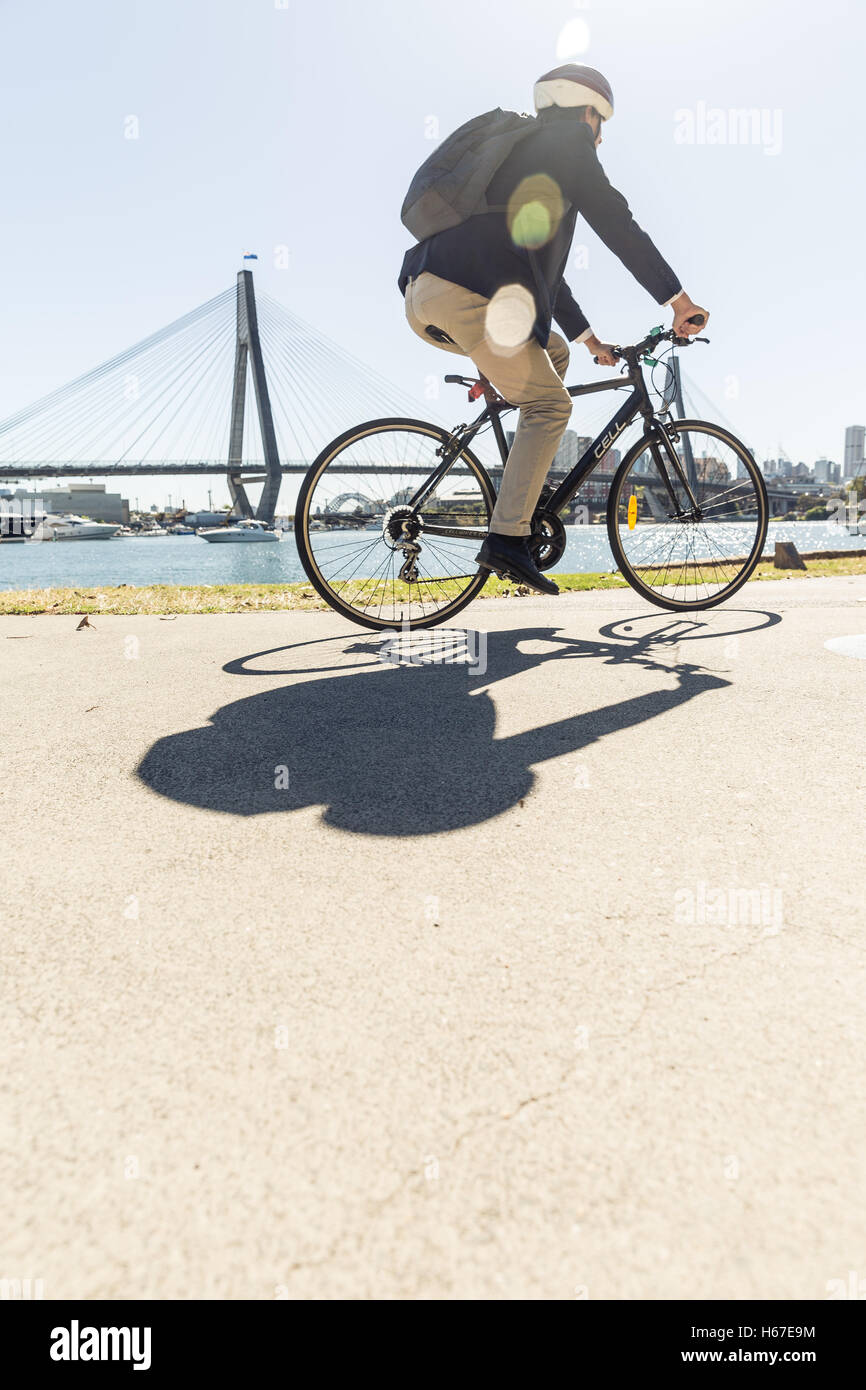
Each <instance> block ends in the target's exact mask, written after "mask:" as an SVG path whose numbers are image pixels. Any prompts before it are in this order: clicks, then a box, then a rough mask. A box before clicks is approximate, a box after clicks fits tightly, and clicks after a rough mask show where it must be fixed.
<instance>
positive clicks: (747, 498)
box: [607, 420, 769, 612]
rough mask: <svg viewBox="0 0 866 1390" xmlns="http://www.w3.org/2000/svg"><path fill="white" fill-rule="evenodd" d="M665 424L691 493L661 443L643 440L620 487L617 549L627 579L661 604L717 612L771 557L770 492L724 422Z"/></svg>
mask: <svg viewBox="0 0 866 1390" xmlns="http://www.w3.org/2000/svg"><path fill="white" fill-rule="evenodd" d="M664 428H665V431H666V433H667V435H668V437H669V439H670V441H671V444H672V446H673V449H674V451H675V453H676V457H677V459H678V460H679V464H680V469H681V471H682V475H683V477H684V478H685V479H686V481H687V482H688V484H689V488H688V489H687V488H686V486H685V483H684V482H683V480H682V478H681V477H680V476H679V475H678V473H677V470H676V468H675V467H674V464H673V461H672V460H671V458H670V456H669V455H668V453H667V451H666V450H665V448H664V444H663V442H662V441H661V440H660V439H659V438H658V437H656V436H644V438H643V439H640V440H638V442H637V443H636V444H635V445H634V447H633V448H632V449H631V450H630V451H629V453H628V454H627V455H626V457H625V458H624V459H623V461H622V463H621V464H620V467H619V469H618V470H617V473H616V475H615V477H614V480H613V484H612V486H611V491H610V499H609V501H608V510H607V529H608V536H609V538H610V545H611V549H612V551H613V553H614V556H615V557H616V562H617V565H618V566H619V568H620V570H621V572H622V574H623V577H624V578H625V579H627V580H628V582H629V584H630V585H631V586H632V588H633V589H635V590H636V591H637V593H639V594H642V595H643V597H644V598H647V599H649V600H650V602H651V603H655V604H658V606H659V607H660V608H670V609H673V610H675V611H678V612H679V611H684V610H688V609H697V608H713V607H715V605H716V604H717V603H723V602H724V601H725V599H727V598H730V597H731V595H732V594H735V593H736V591H737V590H738V589H739V588H741V586H742V585H743V584H745V582H746V580H747V579H748V578H749V575H750V574H751V573H752V571H753V570H754V568H755V566H756V565H757V563H758V561H759V560H760V558H761V555H762V553H763V549H764V542H765V540H766V537H767V523H768V519H769V506H768V502H767V489H766V487H765V485H764V480H763V478H762V477H761V474H760V471H759V469H758V465H757V464H756V463H755V460H754V459H753V458H752V455H751V454H750V453H749V451H748V449H747V448H746V446H745V445H744V444H741V443H740V441H739V440H738V439H736V438H735V437H734V436H733V435H732V434H729V433H728V431H727V430H725V429H722V428H721V426H719V425H711V424H708V423H707V422H706V421H704V420H673V421H670V422H668V421H666V422H665V426H664ZM689 492H691V496H689ZM693 499H694V500H693Z"/></svg>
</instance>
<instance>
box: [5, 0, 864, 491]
mask: <svg viewBox="0 0 866 1390" xmlns="http://www.w3.org/2000/svg"><path fill="white" fill-rule="evenodd" d="M864 11H866V7H864V5H863V4H862V3H861V2H860V0H857V3H854V4H851V3H843V2H842V0H821V3H820V4H819V3H804V0H705V2H704V3H701V0H592V3H589V4H586V3H580V4H575V3H573V2H572V0H436V3H419V0H366V2H365V3H349V0H330V2H329V3H322V4H311V3H310V0H77V3H75V4H66V3H60V2H59V0H44V2H43V3H41V4H38V5H36V4H33V3H26V0H0V51H2V53H3V55H4V80H3V85H2V91H0V132H2V134H0V140H2V164H0V168H2V179H3V193H4V197H3V216H2V222H0V245H2V253H3V263H4V265H5V268H6V275H5V290H4V303H3V317H2V322H3V332H2V334H0V418H5V417H6V416H7V415H9V414H11V413H12V412H13V411H14V410H17V409H18V408H20V407H21V406H23V405H25V404H27V403H28V402H29V401H31V400H32V399H34V398H35V397H37V396H40V395H42V394H44V393H45V392H47V391H49V390H51V389H53V388H54V387H56V386H58V385H60V384H61V383H63V382H65V381H67V380H68V379H70V378H72V377H74V376H76V375H78V374H79V373H82V372H84V371H86V370H87V369H89V368H91V367H93V366H95V365H96V364H97V363H99V362H101V361H103V360H105V359H107V358H109V357H111V356H113V355H114V354H115V353H117V352H119V351H121V350H122V349H123V348H125V347H127V346H128V345H130V344H132V343H134V342H136V341H137V340H139V339H141V338H143V337H144V336H145V335H147V334H148V333H150V332H152V331H154V330H156V329H158V328H159V327H161V326H162V325H163V324H164V323H167V322H168V321H170V320H172V319H174V318H177V317H178V316H179V315H181V314H183V313H185V312H186V311H187V310H189V309H192V308H193V307H195V306H196V305H197V304H199V303H201V302H202V301H204V300H206V299H210V298H211V297H212V296H214V295H216V294H217V293H218V292H219V291H220V290H222V289H224V288H225V287H226V286H228V285H230V284H231V283H232V281H233V279H234V276H235V274H236V271H237V269H238V268H239V266H240V265H241V260H240V257H241V254H242V253H243V251H245V250H249V251H256V252H257V253H258V255H259V261H258V264H257V269H256V280H257V285H258V286H259V288H261V289H266V290H267V291H268V292H269V293H270V294H271V295H273V296H274V297H275V298H276V299H278V300H280V301H281V302H282V303H283V304H285V305H286V306H287V307H288V308H290V309H291V310H292V311H293V312H295V313H296V314H298V315H300V316H301V317H302V318H304V319H306V320H308V321H309V322H310V323H312V324H313V325H315V326H316V327H317V328H318V329H319V330H321V331H322V332H324V333H325V334H327V335H328V336H329V337H331V338H333V339H334V340H336V341H337V342H339V343H340V344H342V345H343V346H344V347H346V348H347V349H349V350H350V351H351V352H353V353H354V354H356V355H357V356H358V357H360V358H362V359H363V360H364V361H365V362H368V363H369V364H370V365H371V366H372V367H375V368H376V369H377V370H378V371H380V372H381V373H383V374H384V375H385V376H387V377H389V378H390V379H391V380H393V381H394V382H395V383H397V384H398V385H400V386H401V387H402V388H403V389H405V390H406V391H408V392H411V393H412V394H413V395H415V396H416V397H422V395H423V391H424V383H425V381H426V378H427V376H428V374H429V373H431V372H438V373H442V372H444V371H446V370H452V369H453V363H452V362H450V361H449V360H448V359H447V358H446V357H445V356H444V354H438V353H437V352H436V351H435V349H433V348H427V347H426V346H425V345H424V344H423V343H421V342H420V341H419V340H418V339H416V338H415V337H414V336H413V335H412V334H411V332H410V330H409V329H408V327H407V326H406V324H405V320H404V318H403V313H402V300H401V298H400V296H399V293H398V291H397V288H396V277H397V273H398V270H399V266H400V262H401V259H402V256H403V252H404V250H405V248H406V247H407V246H408V245H409V244H410V241H411V238H410V237H409V234H408V233H407V232H406V231H405V230H404V229H403V227H402V225H401V223H400V220H399V210H400V204H401V201H402V198H403V194H404V192H405V189H406V186H407V184H408V181H409V178H410V177H411V174H412V173H413V171H414V169H415V168H416V167H417V165H418V164H419V163H420V162H421V160H422V159H424V158H425V157H426V155H427V154H428V153H429V152H430V150H431V149H432V148H433V142H431V140H430V138H429V131H430V130H431V128H434V129H435V127H434V126H433V125H432V122H433V121H435V122H438V130H439V135H440V137H441V136H444V135H445V134H447V133H448V131H449V130H451V129H453V128H454V126H456V125H457V124H459V123H460V122H461V121H463V120H465V119H467V118H468V117H470V116H472V115H475V114H477V113H478V112H480V111H483V110H486V109H488V108H490V107H492V106H496V105H500V104H501V105H503V106H506V107H512V108H515V109H518V110H526V109H530V108H531V101H532V83H533V81H534V79H535V78H536V77H537V76H538V75H540V73H541V72H543V71H544V70H545V69H546V68H548V67H550V66H552V65H553V64H555V63H556V62H557V61H565V60H567V59H569V58H574V59H577V60H579V61H581V60H582V61H586V62H589V63H591V64H593V65H594V66H597V67H599V68H601V69H602V70H603V71H604V72H605V73H606V74H607V75H608V77H609V78H610V80H611V82H612V84H613V87H614V91H615V96H616V116H615V118H614V120H613V121H612V122H611V123H610V124H609V126H608V127H607V128H606V129H605V132H604V136H605V138H604V144H603V146H602V149H601V152H600V154H601V159H602V162H603V163H604V165H605V167H606V169H607V172H608V175H609V177H610V178H611V180H612V181H613V183H614V184H615V185H616V186H618V187H619V188H620V189H621V190H622V191H623V192H624V193H625V195H626V197H627V198H628V200H629V202H630V204H631V206H632V209H633V211H634V213H635V215H636V216H637V218H638V220H639V221H640V222H641V223H642V225H644V226H645V227H646V228H647V230H648V231H649V232H650V233H651V235H652V236H653V238H654V239H655V241H656V243H657V245H658V246H659V248H660V250H661V251H662V253H663V255H664V256H665V257H666V258H667V260H669V261H670V263H671V264H672V265H673V266H674V268H675V270H676V271H677V273H678V274H679V275H680V277H681V279H682V282H683V285H684V287H685V288H686V289H687V290H688V291H689V293H690V294H691V295H692V297H693V298H694V299H696V300H697V301H698V302H700V303H702V304H705V305H706V306H707V307H708V308H709V309H710V310H711V313H712V322H711V325H710V331H709V336H710V337H711V338H712V345H711V347H709V348H699V347H698V348H694V349H690V351H689V354H688V358H687V360H686V362H685V366H686V370H687V371H688V372H689V373H690V375H691V376H692V377H693V378H694V379H695V380H696V381H697V382H698V384H699V385H700V386H701V388H702V389H703V391H704V392H706V395H707V396H708V397H710V399H712V400H713V401H715V402H717V403H718V405H719V408H720V409H721V410H722V411H723V412H724V415H725V416H726V417H727V419H728V420H730V421H731V422H732V423H733V424H735V425H736V427H737V428H738V431H739V432H740V433H741V434H742V435H743V437H744V438H745V439H746V441H747V442H748V443H750V444H751V445H752V446H753V447H754V448H755V449H756V450H757V452H758V454H759V456H762V457H763V456H767V455H774V454H775V453H776V450H777V445H781V446H782V447H783V448H784V449H785V450H786V451H787V453H788V454H789V455H790V456H791V457H792V458H793V459H795V460H796V459H805V460H806V461H807V462H810V463H811V462H812V461H813V460H814V459H815V458H816V457H820V456H822V455H826V456H829V457H830V458H833V459H836V460H837V461H838V460H841V457H842V443H843V432H844V428H845V426H846V425H848V424H851V423H864V422H866V382H864V370H863V368H864V357H866V353H864V346H863V335H864V332H866V312H864V311H866V293H864V276H863V268H862V266H863V251H862V247H863V241H864V223H866V216H864V213H866V208H864V203H866V199H864V125H866V122H864V115H863V112H864V100H863V85H864V80H863V75H862V70H863V53H864V47H866V45H864V39H866V22H864ZM743 108H747V109H750V110H755V111H756V112H758V113H759V116H758V121H757V124H756V126H755V127H754V129H752V128H751V125H750V127H749V129H748V131H744V130H742V129H740V128H739V127H738V126H737V125H736V122H734V125H733V128H732V127H731V124H730V118H729V117H728V113H729V112H730V111H731V110H737V109H743ZM719 112H721V113H723V116H722V117H720V116H719V114H718V113H719ZM130 117H134V118H136V121H137V136H138V138H136V139H130V138H126V137H127V135H128V133H129V131H130V129H131V128H132V127H131V126H130V123H129V118H130ZM720 121H721V122H723V126H724V134H725V137H726V139H725V143H720V142H719V134H720V131H721V130H722V128H723V127H722V125H721V124H720ZM732 134H733V136H734V139H733V142H732V141H731V138H730V137H731V135H732ZM744 136H745V137H746V138H744ZM576 243H582V244H584V245H585V246H586V247H587V252H586V258H585V259H586V261H587V264H586V266H585V267H583V266H582V265H580V264H578V263H577V261H578V258H574V259H575V265H574V268H573V269H572V270H570V271H569V272H568V279H569V282H570V283H571V286H572V289H573V290H574V293H575V294H576V296H577V298H578V300H579V301H580V303H581V305H582V307H583V308H584V309H585V311H586V312H587V314H588V316H589V319H590V322H591V323H592V325H593V327H594V328H595V329H596V331H597V332H598V333H599V334H600V336H602V337H607V338H610V339H611V340H613V341H621V342H628V341H633V340H634V339H635V338H636V337H638V336H639V335H642V334H643V333H644V332H645V331H646V330H647V329H648V328H649V327H651V326H652V325H653V324H654V323H658V322H661V316H662V311H660V310H659V309H658V307H657V306H656V305H655V304H654V302H653V301H652V300H651V299H650V298H649V297H648V296H647V295H646V293H645V292H644V291H643V290H642V289H641V288H640V286H638V285H637V284H636V282H634V281H633V280H632V279H631V277H630V276H629V275H628V273H627V272H626V271H625V270H624V269H623V268H622V266H621V265H620V264H619V262H618V261H617V260H616V259H615V258H614V257H613V256H612V255H611V254H610V253H609V252H608V251H607V250H606V249H605V248H604V247H603V246H602V245H601V244H600V243H599V242H598V241H597V239H596V238H595V237H594V236H593V234H592V233H591V232H590V231H589V229H588V228H586V227H585V225H584V226H581V224H580V223H579V224H578V233H577V237H576ZM276 247H287V248H288V257H287V265H286V266H285V267H284V268H281V267H280V266H278V265H277V264H276V263H275V261H276V259H277V258H276V257H275V252H274V248H276ZM576 352H577V353H578V354H579V356H578V358H577V366H576V367H575V368H573V369H572V371H571V372H570V375H569V378H568V379H569V380H571V381H576V380H582V379H586V378H587V377H588V376H590V375H591V374H592V373H593V372H595V371H597V370H598V369H596V368H594V367H593V366H592V364H591V362H590V359H589V357H588V355H587V354H586V353H585V351H584V350H583V349H576ZM699 354H702V355H701V356H700V360H698V358H699ZM446 389H448V388H446ZM226 396H227V397H228V387H227V391H226ZM374 404H375V403H374V402H372V401H371V413H373V410H372V407H373V406H374ZM462 408H463V407H462V404H458V403H455V407H454V411H453V413H454V415H455V420H456V418H458V416H459V418H463V416H462V415H461V413H460V412H461V410H462ZM578 408H579V407H578ZM225 409H226V411H227V410H228V401H227V400H226V406H225ZM573 424H574V425H575V426H576V427H578V428H579V427H580V420H579V418H578V412H577V410H576V411H575V416H574V417H573ZM321 442H322V443H325V442H326V440H325V439H324V438H323V439H322V441H321ZM123 491H124V492H125V493H127V494H131V493H139V494H141V495H142V497H144V496H145V495H147V496H148V498H149V499H150V498H151V497H152V498H153V499H155V498H157V497H161V496H163V495H164V485H163V484H153V485H149V484H148V485H145V484H144V483H142V484H139V483H138V482H137V481H136V482H135V484H133V482H132V480H126V481H125V482H124V484H123ZM216 491H217V493H218V496H219V497H220V498H221V499H223V500H225V498H226V496H227V494H226V493H225V489H224V488H223V486H222V485H221V484H220V485H219V487H218V489H217V490H216ZM185 492H186V497H187V501H188V502H189V501H201V500H204V498H206V485H205V486H204V488H202V485H200V484H198V483H192V484H190V485H188V486H186V487H185ZM215 500H216V498H215Z"/></svg>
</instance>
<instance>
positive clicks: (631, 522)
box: [628, 493, 637, 531]
mask: <svg viewBox="0 0 866 1390" xmlns="http://www.w3.org/2000/svg"><path fill="white" fill-rule="evenodd" d="M636 525H637V498H636V497H635V495H634V493H632V495H631V497H630V498H629V499H628V529H629V530H630V531H633V530H634V528H635V526H636Z"/></svg>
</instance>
